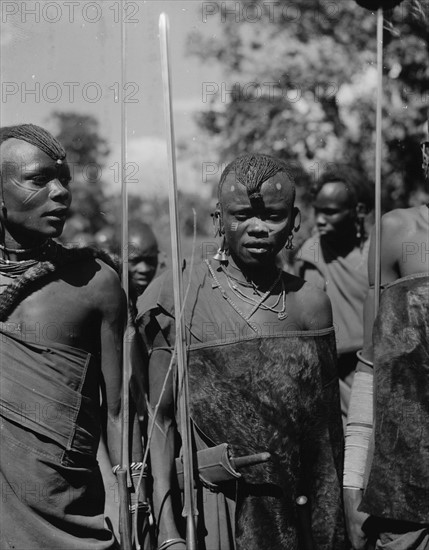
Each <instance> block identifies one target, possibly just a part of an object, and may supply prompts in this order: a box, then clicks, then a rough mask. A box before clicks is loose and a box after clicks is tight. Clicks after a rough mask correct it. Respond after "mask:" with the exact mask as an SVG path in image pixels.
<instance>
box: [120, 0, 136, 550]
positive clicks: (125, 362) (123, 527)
mask: <svg viewBox="0 0 429 550" xmlns="http://www.w3.org/2000/svg"><path fill="white" fill-rule="evenodd" d="M124 1H125V0H122V3H121V9H122V10H123V9H124V7H125V6H124ZM125 55H126V31H125V17H124V12H123V13H121V88H120V92H119V94H122V92H123V90H124V85H125V82H126V57H125ZM119 100H120V101H121V170H120V174H121V204H122V224H121V265H122V287H123V289H124V292H125V296H126V303H127V312H128V303H129V288H128V192H127V179H126V159H127V154H126V150H127V117H126V110H125V101H124V98H123V97H122V96H121V95H120V97H119ZM127 320H128V316H127ZM126 326H128V323H127V325H126ZM126 336H127V331H126V330H125V333H124V338H123V340H122V418H121V432H122V441H121V464H120V468H119V470H118V471H117V473H116V477H117V479H118V489H119V533H120V536H121V548H122V550H132V536H131V518H130V497H129V492H128V479H129V381H130V375H131V372H130V369H131V366H130V361H129V357H130V354H129V342H128V338H127V337H126Z"/></svg>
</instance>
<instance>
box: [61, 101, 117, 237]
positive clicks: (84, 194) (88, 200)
mask: <svg viewBox="0 0 429 550" xmlns="http://www.w3.org/2000/svg"><path fill="white" fill-rule="evenodd" d="M52 119H53V122H54V124H55V125H56V127H57V132H56V137H57V139H58V140H59V141H60V142H61V143H62V144H63V146H64V148H65V149H66V151H67V161H68V163H69V166H70V170H71V174H72V183H71V191H72V196H73V201H72V205H71V210H70V216H71V217H70V220H69V221H68V222H67V225H66V228H65V232H64V234H63V239H64V240H67V241H72V240H73V239H76V238H79V239H82V240H86V241H88V240H91V236H92V235H94V234H95V233H97V231H99V230H100V229H102V228H103V227H104V226H105V225H106V224H107V223H109V220H108V219H107V218H106V215H105V213H104V212H105V206H106V201H107V199H106V195H105V192H104V189H105V187H106V186H105V184H104V183H103V172H104V168H105V159H106V157H107V155H108V154H109V148H108V145H107V141H106V140H105V139H104V138H102V137H101V136H100V134H99V128H98V121H97V119H96V118H94V117H93V116H90V115H82V114H78V113H63V112H55V113H54V114H53V115H52Z"/></svg>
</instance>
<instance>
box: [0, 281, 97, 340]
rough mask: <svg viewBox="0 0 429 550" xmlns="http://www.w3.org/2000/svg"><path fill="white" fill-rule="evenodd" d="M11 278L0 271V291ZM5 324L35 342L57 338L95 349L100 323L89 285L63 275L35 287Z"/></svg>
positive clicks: (14, 331) (22, 336)
mask: <svg viewBox="0 0 429 550" xmlns="http://www.w3.org/2000/svg"><path fill="white" fill-rule="evenodd" d="M9 282H10V279H6V278H5V277H4V276H3V275H0V291H4V289H5V288H6V286H5V285H7V284H8V283H9ZM0 299H1V297H0ZM2 328H3V330H7V331H8V332H12V333H15V334H16V335H17V336H18V337H20V338H22V339H25V340H26V341H29V342H32V343H42V342H43V343H49V342H53V343H55V342H57V343H61V344H66V345H70V346H74V347H79V348H82V349H85V350H87V351H93V349H94V344H96V342H97V340H98V338H99V331H100V323H99V320H98V315H97V312H96V311H95V307H94V305H93V302H92V300H91V295H90V292H89V289H85V288H82V287H80V286H79V287H75V286H73V285H71V284H69V283H66V282H65V281H63V280H61V279H60V280H54V281H51V282H48V283H47V284H45V285H43V286H40V287H38V288H36V289H35V290H34V291H33V292H31V293H30V294H29V295H28V296H26V297H25V298H24V299H23V300H22V301H20V302H19V304H18V305H17V307H16V308H15V309H14V310H13V311H12V313H11V314H10V316H9V317H8V319H7V321H5V322H4V323H2Z"/></svg>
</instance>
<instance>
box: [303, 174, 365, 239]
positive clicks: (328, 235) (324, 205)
mask: <svg viewBox="0 0 429 550" xmlns="http://www.w3.org/2000/svg"><path fill="white" fill-rule="evenodd" d="M313 207H314V214H315V217H316V227H317V230H318V232H319V235H321V237H322V238H324V239H326V240H329V241H335V240H337V239H338V240H341V239H343V237H345V236H347V237H349V236H350V233H351V232H354V231H355V220H356V208H355V207H354V206H353V204H352V203H351V197H350V193H349V191H348V190H347V187H346V185H345V184H344V183H342V182H340V181H333V182H327V183H325V184H324V185H323V187H322V188H321V189H320V191H319V192H318V194H317V195H316V200H315V201H314V204H313Z"/></svg>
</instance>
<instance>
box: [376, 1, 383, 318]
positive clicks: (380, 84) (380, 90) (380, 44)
mask: <svg viewBox="0 0 429 550" xmlns="http://www.w3.org/2000/svg"><path fill="white" fill-rule="evenodd" d="M382 102H383V8H382V7H380V8H378V10H377V105H376V121H375V273H374V319H375V318H376V316H377V312H378V307H379V304H380V285H381V145H382V141H381V139H382V135H381V122H382V118H381V117H382V111H381V108H382Z"/></svg>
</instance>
